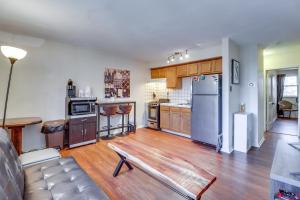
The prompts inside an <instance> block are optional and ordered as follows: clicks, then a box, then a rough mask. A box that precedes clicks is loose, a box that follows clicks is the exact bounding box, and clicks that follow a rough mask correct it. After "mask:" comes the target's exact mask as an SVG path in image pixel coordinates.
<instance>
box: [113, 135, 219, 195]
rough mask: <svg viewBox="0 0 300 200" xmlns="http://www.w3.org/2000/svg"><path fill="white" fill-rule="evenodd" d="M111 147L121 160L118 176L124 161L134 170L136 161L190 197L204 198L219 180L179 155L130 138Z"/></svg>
mask: <svg viewBox="0 0 300 200" xmlns="http://www.w3.org/2000/svg"><path fill="white" fill-rule="evenodd" d="M108 147H110V148H111V149H112V150H114V151H115V152H116V153H117V154H118V155H119V156H120V159H121V160H120V162H119V163H118V165H117V167H116V169H115V172H114V174H113V176H117V175H118V173H119V171H120V169H121V167H122V165H123V164H126V166H127V167H128V169H129V170H132V169H133V167H132V166H131V164H132V165H134V166H136V167H138V168H140V169H141V170H143V171H145V172H146V173H148V174H150V175H151V176H152V177H154V178H156V179H158V180H159V181H161V182H163V183H165V184H167V185H168V186H170V187H171V188H173V189H174V190H175V191H176V192H178V193H179V194H181V195H182V196H184V197H186V198H188V199H200V198H201V196H202V194H203V193H204V192H205V191H206V190H207V189H208V188H209V186H210V185H211V184H212V183H213V182H214V181H215V180H216V177H215V176H214V175H213V174H211V173H210V172H208V171H206V170H204V169H202V168H201V167H199V166H195V165H194V164H193V163H191V162H189V161H187V160H185V159H183V158H180V157H179V156H176V155H174V154H170V153H167V152H163V151H160V150H159V149H157V148H154V147H152V146H150V145H146V144H143V143H141V142H138V141H136V140H133V139H130V138H125V139H124V140H116V141H112V142H110V143H108Z"/></svg>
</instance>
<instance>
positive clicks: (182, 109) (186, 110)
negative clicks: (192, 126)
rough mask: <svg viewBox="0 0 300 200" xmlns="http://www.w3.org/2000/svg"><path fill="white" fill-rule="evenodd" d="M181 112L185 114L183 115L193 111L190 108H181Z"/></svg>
mask: <svg viewBox="0 0 300 200" xmlns="http://www.w3.org/2000/svg"><path fill="white" fill-rule="evenodd" d="M181 112H183V113H190V112H191V109H190V108H181Z"/></svg>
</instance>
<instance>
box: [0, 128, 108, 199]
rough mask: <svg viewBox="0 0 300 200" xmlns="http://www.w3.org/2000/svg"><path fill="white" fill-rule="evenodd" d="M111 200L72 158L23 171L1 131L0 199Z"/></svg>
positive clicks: (6, 137) (3, 132)
mask: <svg viewBox="0 0 300 200" xmlns="http://www.w3.org/2000/svg"><path fill="white" fill-rule="evenodd" d="M2 199H6V200H22V199H25V200H69V199H72V200H108V199H109V198H108V197H107V195H106V194H105V193H104V192H103V191H102V190H101V189H100V188H99V187H97V185H96V184H95V183H94V182H93V181H92V180H91V179H90V177H89V176H88V175H87V174H86V173H85V172H84V171H83V170H82V169H81V168H80V167H79V165H78V164H77V163H76V161H75V160H74V159H73V158H71V157H70V158H62V159H57V160H53V161H47V162H44V163H40V164H37V165H33V166H30V167H26V168H22V165H21V162H20V160H19V158H18V155H17V152H16V150H15V148H14V146H13V145H12V143H11V142H10V139H9V137H8V135H7V133H6V131H5V130H3V129H1V128H0V200H2Z"/></svg>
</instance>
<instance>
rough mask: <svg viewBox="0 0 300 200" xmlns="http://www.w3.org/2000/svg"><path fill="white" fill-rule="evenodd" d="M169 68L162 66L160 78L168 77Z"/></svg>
mask: <svg viewBox="0 0 300 200" xmlns="http://www.w3.org/2000/svg"><path fill="white" fill-rule="evenodd" d="M167 70H168V68H160V69H159V70H158V71H159V78H166V77H167Z"/></svg>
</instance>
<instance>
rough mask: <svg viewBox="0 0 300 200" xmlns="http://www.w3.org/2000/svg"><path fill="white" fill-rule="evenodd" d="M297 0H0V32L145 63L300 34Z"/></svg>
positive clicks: (277, 39) (282, 39) (295, 37)
mask: <svg viewBox="0 0 300 200" xmlns="http://www.w3.org/2000/svg"><path fill="white" fill-rule="evenodd" d="M299 10H300V1H299V0H248V1H246V0H81V1H79V0H25V1H20V0H0V30H2V31H8V32H12V33H18V34H25V35H29V36H33V37H39V38H44V39H52V40H58V41H64V42H67V43H72V44H76V45H84V46H90V47H93V48H98V49H101V50H105V51H108V52H113V53H116V54H120V55H123V56H127V57H130V58H134V59H138V60H142V61H145V62H148V61H152V60H158V59H160V58H162V57H166V56H168V54H170V53H172V52H173V51H174V50H177V49H185V48H191V47H196V44H198V43H200V44H201V45H202V46H203V47H204V46H207V45H209V44H215V43H216V42H220V41H221V38H222V37H231V38H233V39H234V40H235V41H237V42H238V43H241V44H246V43H254V42H255V43H263V44H267V43H270V42H274V41H285V40H294V39H299V38H300V11H299Z"/></svg>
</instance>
